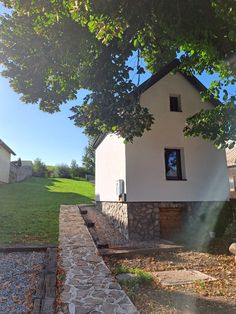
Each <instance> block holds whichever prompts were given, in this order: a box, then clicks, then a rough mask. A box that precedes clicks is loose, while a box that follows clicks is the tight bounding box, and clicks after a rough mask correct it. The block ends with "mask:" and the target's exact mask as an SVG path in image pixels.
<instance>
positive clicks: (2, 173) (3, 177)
mask: <svg viewBox="0 0 236 314" xmlns="http://www.w3.org/2000/svg"><path fill="white" fill-rule="evenodd" d="M10 159H11V154H10V153H9V152H8V151H7V150H6V149H5V148H3V147H2V146H1V145H0V183H8V182H9V171H10Z"/></svg>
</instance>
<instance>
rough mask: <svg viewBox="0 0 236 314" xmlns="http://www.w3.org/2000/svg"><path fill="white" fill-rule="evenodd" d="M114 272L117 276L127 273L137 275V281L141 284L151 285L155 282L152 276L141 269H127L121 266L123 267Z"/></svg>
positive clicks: (118, 267)
mask: <svg viewBox="0 0 236 314" xmlns="http://www.w3.org/2000/svg"><path fill="white" fill-rule="evenodd" d="M114 272H115V275H118V274H125V273H130V274H135V275H137V281H138V282H139V283H149V282H151V281H153V276H152V274H151V273H149V272H147V271H144V270H142V269H140V268H129V267H125V266H122V265H121V266H117V267H116V268H115V271H114Z"/></svg>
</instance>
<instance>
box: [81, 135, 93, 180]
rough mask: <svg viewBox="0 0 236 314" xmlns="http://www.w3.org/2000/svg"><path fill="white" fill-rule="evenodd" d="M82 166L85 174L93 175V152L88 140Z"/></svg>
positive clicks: (90, 141)
mask: <svg viewBox="0 0 236 314" xmlns="http://www.w3.org/2000/svg"><path fill="white" fill-rule="evenodd" d="M82 162H83V166H84V168H85V170H86V172H87V174H92V175H94V174H95V151H94V148H93V146H92V140H91V139H90V140H89V143H88V145H87V146H86V147H85V151H84V155H83V157H82Z"/></svg>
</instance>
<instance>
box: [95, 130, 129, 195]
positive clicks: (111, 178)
mask: <svg viewBox="0 0 236 314" xmlns="http://www.w3.org/2000/svg"><path fill="white" fill-rule="evenodd" d="M125 167H126V162H125V144H124V143H123V139H121V138H119V137H118V136H116V135H107V136H106V138H105V139H104V140H103V141H102V143H101V144H100V145H99V146H98V148H97V149H96V168H95V169H96V173H95V184H96V189H95V193H96V200H97V201H99V200H101V201H118V196H117V195H116V181H117V180H119V179H122V180H124V181H125V175H126V174H125Z"/></svg>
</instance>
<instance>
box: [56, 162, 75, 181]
mask: <svg viewBox="0 0 236 314" xmlns="http://www.w3.org/2000/svg"><path fill="white" fill-rule="evenodd" d="M54 177H56V178H71V169H70V167H69V166H68V165H67V164H60V165H57V166H55V169H54Z"/></svg>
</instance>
